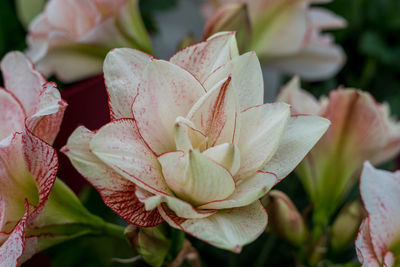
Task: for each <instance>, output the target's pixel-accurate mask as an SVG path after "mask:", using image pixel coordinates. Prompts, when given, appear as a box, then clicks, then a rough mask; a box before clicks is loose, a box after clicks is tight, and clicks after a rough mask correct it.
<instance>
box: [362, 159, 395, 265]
mask: <svg viewBox="0 0 400 267" xmlns="http://www.w3.org/2000/svg"><path fill="white" fill-rule="evenodd" d="M360 191H361V197H362V200H363V202H364V206H365V209H366V210H367V213H368V216H367V217H366V218H365V219H364V221H363V223H362V225H361V227H360V232H359V233H358V237H357V240H356V247H357V256H358V259H359V260H360V262H361V263H362V264H363V265H362V266H364V267H379V266H385V267H392V266H397V265H398V264H399V262H400V206H399V203H400V172H398V171H397V172H394V173H391V172H387V171H382V170H377V169H375V168H374V167H372V165H371V164H370V163H369V162H366V163H365V164H364V169H363V172H362V175H361V185H360Z"/></svg>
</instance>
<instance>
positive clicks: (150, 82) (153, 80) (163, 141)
mask: <svg viewBox="0 0 400 267" xmlns="http://www.w3.org/2000/svg"><path fill="white" fill-rule="evenodd" d="M203 94H204V89H203V87H202V86H201V84H200V83H199V82H198V81H197V80H196V79H195V78H194V77H193V76H192V75H191V74H190V73H188V72H187V71H185V70H183V69H181V68H179V67H178V66H176V65H173V64H171V63H169V62H166V61H162V60H155V61H152V62H151V63H150V64H149V65H148V67H147V69H146V73H145V75H144V78H143V81H142V83H141V84H140V86H139V89H138V95H137V96H136V98H135V101H134V103H133V107H132V110H133V115H134V117H135V119H136V121H137V125H138V128H139V131H140V134H141V135H142V136H143V138H144V140H145V141H146V143H147V144H148V145H149V146H150V148H151V149H152V150H153V151H154V152H155V153H156V154H161V153H163V152H166V151H171V150H174V149H175V142H174V123H175V119H176V118H177V117H178V116H186V114H187V113H188V112H189V110H190V108H191V107H192V106H193V104H194V103H195V102H196V101H197V100H198V99H199V98H200V97H201V96H202V95H203ZM166 111H168V112H166Z"/></svg>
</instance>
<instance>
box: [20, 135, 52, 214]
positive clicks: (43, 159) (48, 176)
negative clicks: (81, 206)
mask: <svg viewBox="0 0 400 267" xmlns="http://www.w3.org/2000/svg"><path fill="white" fill-rule="evenodd" d="M22 143H23V150H24V159H25V163H26V166H27V168H28V170H29V173H30V174H31V175H32V177H33V179H34V180H35V182H36V186H37V190H38V192H39V200H38V203H37V205H36V203H34V204H35V206H36V208H35V210H34V211H33V212H32V214H31V215H30V218H33V217H34V216H36V215H37V214H38V213H39V212H40V211H41V210H42V209H43V206H44V205H45V203H46V201H47V199H48V198H49V195H50V191H51V188H52V187H53V184H54V182H55V180H56V175H57V170H58V157H57V153H56V151H55V150H54V148H53V147H51V146H50V145H49V144H47V143H45V142H44V141H43V140H41V139H40V138H38V137H36V136H34V135H33V134H32V133H31V132H30V131H25V133H24V134H23V135H22Z"/></svg>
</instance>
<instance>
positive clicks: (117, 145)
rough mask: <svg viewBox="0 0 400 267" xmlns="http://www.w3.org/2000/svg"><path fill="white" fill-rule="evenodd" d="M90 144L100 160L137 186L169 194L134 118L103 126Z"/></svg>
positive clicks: (156, 192) (161, 193) (156, 163)
mask: <svg viewBox="0 0 400 267" xmlns="http://www.w3.org/2000/svg"><path fill="white" fill-rule="evenodd" d="M90 148H91V151H92V152H93V154H95V155H96V156H97V157H98V158H99V159H100V160H101V161H103V162H104V163H105V164H107V165H108V166H110V167H111V168H113V169H114V170H115V171H116V172H117V173H119V174H120V175H122V176H123V177H125V178H126V179H127V180H130V181H131V182H133V183H135V184H136V185H137V186H140V187H142V188H143V189H145V190H147V191H149V192H151V193H153V194H160V195H169V194H170V193H169V192H170V191H169V189H168V187H167V185H166V184H165V182H164V179H163V176H162V173H161V166H160V164H159V163H158V161H157V158H156V157H155V156H154V154H153V153H152V152H151V151H150V150H149V149H148V147H147V146H146V144H145V143H144V142H143V140H142V139H141V137H140V135H139V132H138V130H137V127H136V124H135V122H134V121H133V120H132V119H120V120H116V121H113V122H110V123H108V124H106V125H105V126H103V127H102V128H101V129H100V130H98V132H97V133H96V134H95V136H94V137H93V138H92V140H91V141H90Z"/></svg>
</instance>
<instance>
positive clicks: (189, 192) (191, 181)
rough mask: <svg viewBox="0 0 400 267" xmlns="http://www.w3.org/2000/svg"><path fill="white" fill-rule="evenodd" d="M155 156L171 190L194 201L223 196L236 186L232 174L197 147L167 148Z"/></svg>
mask: <svg viewBox="0 0 400 267" xmlns="http://www.w3.org/2000/svg"><path fill="white" fill-rule="evenodd" d="M158 160H159V161H160V164H161V166H162V170H163V174H164V178H165V181H166V182H167V184H168V186H169V187H170V188H171V190H173V191H174V193H175V194H176V195H178V196H179V197H180V198H181V199H184V200H186V201H188V202H190V203H193V204H194V205H201V204H203V203H206V202H210V201H214V200H221V199H225V198H227V197H228V196H229V195H231V194H232V193H233V191H234V190H235V182H234V180H233V177H232V175H231V174H230V173H229V172H228V171H227V170H226V169H225V168H224V167H222V166H220V165H218V164H217V163H216V162H214V161H212V160H211V159H209V158H207V157H205V156H203V155H202V154H200V153H199V152H197V151H192V150H190V151H189V152H188V153H187V154H185V153H184V152H182V151H176V152H169V153H165V154H163V155H161V156H160V157H159V158H158Z"/></svg>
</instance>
